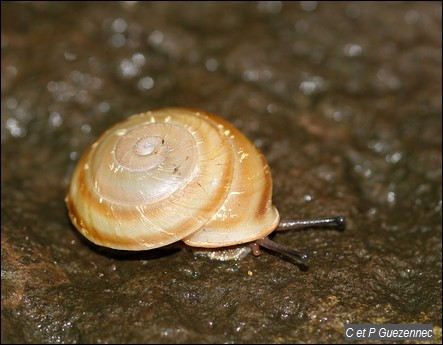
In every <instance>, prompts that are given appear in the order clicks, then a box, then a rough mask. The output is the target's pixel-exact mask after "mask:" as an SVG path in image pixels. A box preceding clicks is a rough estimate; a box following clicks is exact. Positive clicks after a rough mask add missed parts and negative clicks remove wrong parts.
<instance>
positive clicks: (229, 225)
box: [66, 108, 279, 250]
mask: <svg viewBox="0 0 443 345" xmlns="http://www.w3.org/2000/svg"><path fill="white" fill-rule="evenodd" d="M271 197H272V179H271V174H270V170H269V167H268V165H267V163H266V160H265V158H264V156H263V155H262V154H261V153H260V152H259V150H258V149H257V148H256V147H255V146H254V145H253V144H252V143H251V142H250V141H249V140H248V139H247V138H246V137H245V136H244V135H243V134H242V133H241V132H240V131H238V130H237V129H236V128H235V127H233V126H232V125H231V124H229V123H228V122H226V121H224V120H222V119H220V118H218V117H216V116H214V115H211V114H207V113H204V112H201V111H194V110H189V109H181V108H166V109H161V110H156V111H148V112H146V113H142V114H137V115H133V116H131V117H129V118H128V119H127V120H125V121H122V122H120V123H118V124H116V125H115V126H113V127H111V128H110V129H108V130H107V131H106V132H105V133H104V134H103V135H101V136H100V137H99V138H98V140H97V141H96V142H95V143H94V144H92V145H91V146H90V147H89V149H88V150H87V151H86V152H85V154H84V155H83V157H82V158H81V160H80V161H79V162H78V165H77V167H76V169H75V171H74V173H73V177H72V181H71V184H70V187H69V191H68V194H67V196H66V203H67V206H68V210H69V216H70V218H71V220H72V223H73V224H74V225H75V227H76V228H77V229H78V230H79V231H80V232H81V233H82V234H83V235H84V236H85V237H86V238H88V239H89V240H90V241H92V242H94V243H96V244H98V245H101V246H106V247H110V248H115V249H125V250H147V249H153V248H157V247H162V246H165V245H167V244H170V243H173V242H176V241H179V240H182V241H184V242H185V243H186V244H187V245H189V246H195V247H205V248H218V247H224V246H231V245H236V244H242V243H247V242H251V241H254V240H256V239H259V238H262V237H264V236H267V235H268V234H269V233H271V232H272V231H273V230H274V229H275V228H276V227H277V225H278V223H279V214H278V212H277V209H276V208H275V207H274V206H273V205H272V202H271Z"/></svg>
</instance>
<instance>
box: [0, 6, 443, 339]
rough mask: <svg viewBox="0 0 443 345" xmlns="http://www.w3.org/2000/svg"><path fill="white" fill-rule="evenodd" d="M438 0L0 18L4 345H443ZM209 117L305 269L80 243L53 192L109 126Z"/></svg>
mask: <svg viewBox="0 0 443 345" xmlns="http://www.w3.org/2000/svg"><path fill="white" fill-rule="evenodd" d="M441 34H442V32H441V4H440V3H436V2H435V3H421V2H420V3H396V4H394V3H387V4H381V3H379V4H374V3H372V4H363V3H349V4H348V3H339V4H337V3H317V2H301V3H280V2H258V3H215V2H211V3H202V4H196V3H185V4H178V3H147V4H142V3H138V2H118V3H117V2H116V3H107V4H105V5H104V4H99V3H81V4H77V3H57V4H51V3H5V4H2V102H1V109H2V115H1V124H2V127H1V130H2V132H1V134H2V135H1V140H2V155H1V159H2V163H1V168H2V266H1V267H2V326H1V327H2V328H1V331H2V332H1V333H2V342H4V343H22V342H24V343H36V342H43V343H85V342H92V343H120V342H131V343H141V342H150V343H153V342H158V343H170V342H173V343H183V342H187V343H205V342H223V343H224V342H228V343H230V342H235V343H248V342H254V343H257V342H271V343H290V342H306V343H317V342H341V341H343V331H344V324H346V323H433V324H434V332H435V333H434V334H435V336H434V340H433V341H434V342H441V325H442V321H441V291H442V285H441V284H442V283H441V282H442V280H441V278H442V273H441V272H442V271H441V269H442V267H441V244H442V232H441V229H442V227H441V220H442V219H441V207H442V202H441V198H442V195H441V188H442V174H441V173H442V161H441V159H442V152H441V144H442V143H441V138H442V133H441V125H442V123H441V111H442V110H441V109H442V108H441V83H442V80H441V75H442V69H441ZM163 106H184V107H192V108H197V109H202V110H206V111H209V112H213V113H215V114H217V115H219V116H220V117H223V118H225V119H227V120H229V121H231V122H232V123H233V124H234V125H235V126H237V127H238V128H239V129H240V130H242V131H243V132H244V133H245V134H246V135H247V136H248V137H249V138H250V139H251V140H252V141H253V142H254V143H255V144H256V145H257V146H258V147H260V149H261V150H262V151H263V153H264V154H265V156H266V157H267V159H268V162H269V165H270V167H271V170H272V174H273V178H274V198H273V201H274V204H275V205H276V206H277V208H278V209H279V211H280V214H281V215H282V218H286V219H288V218H316V217H323V216H332V215H339V214H343V215H345V216H346V217H347V227H346V229H345V230H344V231H337V230H332V229H323V230H310V231H302V232H300V231H299V232H287V233H279V234H276V235H275V236H274V237H273V239H274V240H275V241H276V242H279V243H284V244H285V245H288V246H290V247H293V248H297V249H300V250H305V251H307V252H308V253H310V257H311V260H310V262H309V264H308V266H307V267H302V266H298V265H295V264H294V263H292V262H290V261H288V260H286V259H284V258H282V257H279V256H276V255H273V254H271V253H269V252H265V253H263V254H262V255H261V256H260V257H258V258H257V257H254V256H252V255H249V256H247V257H246V258H244V259H243V260H240V261H225V262H219V261H213V260H210V259H209V258H205V257H201V256H200V255H196V254H194V253H193V252H192V251H189V250H180V249H175V248H166V249H159V250H154V251H148V252H137V253H128V252H119V251H111V250H107V249H104V248H99V247H96V246H94V245H92V244H91V243H88V242H87V241H86V240H85V239H83V238H82V237H81V236H80V235H79V234H78V233H77V231H76V230H75V229H74V228H73V226H72V225H71V224H70V222H69V219H68V216H67V212H66V207H65V204H64V196H65V193H66V190H67V186H68V183H69V178H70V174H71V173H72V170H73V168H74V166H75V164H76V162H77V161H78V159H79V157H80V155H81V154H82V153H83V152H84V150H85V149H86V148H87V146H88V145H89V144H91V143H92V142H93V141H94V139H95V138H96V137H97V136H98V135H99V134H100V133H101V132H102V131H104V130H105V129H106V128H108V127H110V126H111V125H112V124H114V123H115V122H117V121H119V120H121V119H124V118H126V117H127V116H129V115H131V114H134V113H138V112H143V111H146V110H149V109H155V108H160V107H163Z"/></svg>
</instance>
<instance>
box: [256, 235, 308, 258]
mask: <svg viewBox="0 0 443 345" xmlns="http://www.w3.org/2000/svg"><path fill="white" fill-rule="evenodd" d="M255 243H257V244H258V245H259V246H260V247H263V248H266V249H269V250H272V251H274V252H277V253H281V254H283V255H287V256H289V257H290V258H293V259H295V260H297V261H299V262H306V261H307V260H308V254H306V253H304V252H300V251H298V250H295V249H292V248H289V247H286V246H284V245H282V244H279V243H276V242H274V241H272V240H271V239H269V237H267V236H266V237H263V238H260V239H258V240H256V241H255Z"/></svg>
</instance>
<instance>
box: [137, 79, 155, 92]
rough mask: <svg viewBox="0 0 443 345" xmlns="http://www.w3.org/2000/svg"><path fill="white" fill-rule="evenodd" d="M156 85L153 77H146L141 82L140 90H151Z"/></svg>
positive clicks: (139, 84)
mask: <svg viewBox="0 0 443 345" xmlns="http://www.w3.org/2000/svg"><path fill="white" fill-rule="evenodd" d="M154 84H155V82H154V79H152V78H151V77H144V78H141V79H140V80H139V82H138V88H139V89H140V90H150V89H152V88H153V87H154Z"/></svg>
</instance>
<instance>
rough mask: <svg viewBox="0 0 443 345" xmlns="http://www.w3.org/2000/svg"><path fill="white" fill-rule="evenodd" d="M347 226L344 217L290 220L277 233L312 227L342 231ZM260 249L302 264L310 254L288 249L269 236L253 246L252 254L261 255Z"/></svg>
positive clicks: (281, 224)
mask: <svg viewBox="0 0 443 345" xmlns="http://www.w3.org/2000/svg"><path fill="white" fill-rule="evenodd" d="M345 224H346V219H345V217H344V216H338V217H334V218H322V219H311V220H288V221H282V222H281V223H280V224H279V225H278V227H277V228H276V229H275V231H286V230H296V229H306V228H310V227H324V226H335V227H338V228H339V229H341V228H344V227H345ZM260 247H263V248H266V249H269V250H271V251H274V252H277V253H281V254H283V255H286V256H288V257H290V258H292V259H294V260H295V261H297V262H300V263H305V262H306V261H307V260H308V259H309V257H308V254H306V253H305V252H300V251H298V250H295V249H292V248H289V247H286V246H284V245H282V244H278V243H276V242H274V241H272V240H271V239H269V237H267V236H266V237H263V238H260V239H258V240H256V241H255V242H253V243H252V244H251V248H252V252H253V254H254V255H255V256H258V255H260Z"/></svg>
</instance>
